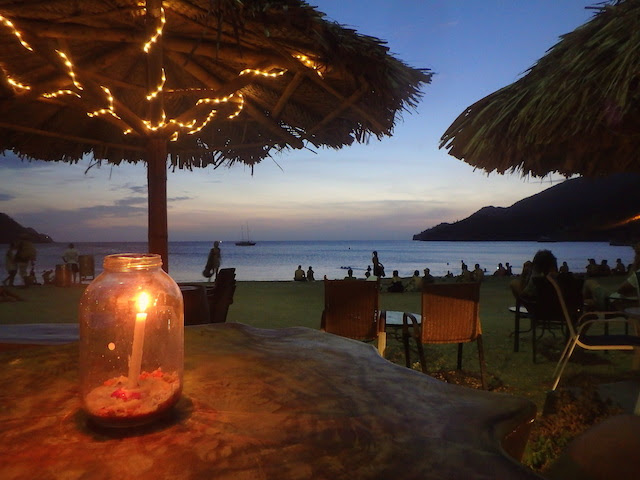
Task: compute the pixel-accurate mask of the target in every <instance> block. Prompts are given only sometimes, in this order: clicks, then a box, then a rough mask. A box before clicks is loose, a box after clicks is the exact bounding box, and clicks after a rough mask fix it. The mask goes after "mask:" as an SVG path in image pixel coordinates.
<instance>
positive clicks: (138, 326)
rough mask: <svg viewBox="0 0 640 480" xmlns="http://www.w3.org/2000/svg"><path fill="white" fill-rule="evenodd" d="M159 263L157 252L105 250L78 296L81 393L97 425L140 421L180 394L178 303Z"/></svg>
mask: <svg viewBox="0 0 640 480" xmlns="http://www.w3.org/2000/svg"><path fill="white" fill-rule="evenodd" d="M161 266H162V259H161V257H160V255H155V254H137V253H124V254H116V255H108V256H107V257H105V259H104V272H103V273H101V274H100V275H98V277H96V279H95V280H94V281H93V282H91V284H90V285H89V286H88V287H87V289H86V290H85V292H84V294H83V296H82V299H81V300H80V311H79V321H80V394H81V396H82V404H83V408H84V410H85V412H86V413H87V415H88V416H89V419H90V420H91V421H93V422H95V423H97V424H98V425H101V426H107V427H112V426H113V427H117V426H124V427H126V426H135V425H142V424H145V423H147V422H150V421H152V420H154V419H156V418H158V417H160V416H162V415H163V414H165V413H167V412H168V411H169V410H170V409H171V407H173V406H174V405H175V404H176V402H177V401H178V399H179V398H180V394H181V392H182V372H183V362H184V307H183V302H182V294H181V292H180V288H179V287H178V285H177V284H176V282H174V281H173V279H172V278H171V277H170V276H169V275H167V274H166V273H165V272H164V271H163V270H162V268H161Z"/></svg>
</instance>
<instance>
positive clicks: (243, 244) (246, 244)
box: [236, 224, 256, 247]
mask: <svg viewBox="0 0 640 480" xmlns="http://www.w3.org/2000/svg"><path fill="white" fill-rule="evenodd" d="M240 231H241V234H240V235H241V237H242V240H240V241H239V242H236V245H238V246H239V247H253V246H254V245H255V244H256V242H252V241H251V239H250V238H249V224H247V238H246V239H245V238H244V228H242V227H240Z"/></svg>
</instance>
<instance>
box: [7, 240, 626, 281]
mask: <svg viewBox="0 0 640 480" xmlns="http://www.w3.org/2000/svg"><path fill="white" fill-rule="evenodd" d="M75 245H76V248H77V249H78V251H79V252H80V254H81V255H91V256H93V259H94V262H95V271H96V272H95V273H96V275H98V274H99V273H100V272H102V264H103V260H104V257H105V256H106V255H111V254H115V253H132V252H133V253H144V252H146V251H147V243H146V242H104V243H103V242H91V243H88V242H87V243H83V242H76V243H75ZM212 246H213V242H170V243H169V274H170V275H171V276H172V277H173V279H174V280H175V281H176V282H202V281H205V278H204V277H203V276H202V270H203V269H204V266H205V263H206V261H207V255H208V253H209V250H210V249H211V248H212ZM6 247H7V246H5V251H6ZM36 248H37V250H38V258H37V261H36V274H37V275H38V277H39V278H40V275H41V274H42V272H43V271H45V270H53V271H54V272H55V267H56V265H58V264H62V263H63V262H62V253H63V252H64V250H65V249H66V248H67V244H66V243H49V244H37V245H36ZM221 249H222V265H221V268H226V267H232V268H235V269H236V279H237V280H239V281H251V280H260V281H265V280H266V281H287V280H292V279H293V272H294V271H295V270H296V268H297V267H298V265H302V267H303V269H304V270H305V271H306V270H307V269H308V268H309V266H311V267H312V268H313V270H314V272H315V278H316V279H321V278H323V277H324V276H325V275H326V276H327V278H330V279H336V278H343V277H345V276H346V275H347V269H348V268H352V269H353V274H354V276H356V277H364V273H365V271H366V269H367V267H368V266H369V265H371V253H372V252H373V251H374V250H376V251H377V252H378V257H379V258H380V262H381V263H382V264H383V265H384V267H385V273H386V275H387V276H388V277H390V276H391V273H392V271H393V270H398V272H399V274H400V276H401V277H410V276H411V275H412V274H413V272H414V271H415V270H419V272H420V275H422V271H423V269H424V268H425V267H428V268H429V269H430V270H431V274H432V275H434V276H444V275H446V274H447V272H451V273H452V274H454V275H459V274H460V271H461V262H462V261H464V262H465V263H466V264H467V265H468V266H469V268H470V269H473V267H474V265H475V264H476V263H478V264H479V265H480V267H481V268H483V269H485V270H486V272H487V274H489V275H490V274H492V273H493V271H494V270H495V269H496V267H497V265H498V263H502V264H505V263H506V262H509V263H510V264H511V265H512V267H513V273H515V274H517V273H519V272H520V271H521V270H522V264H523V263H524V262H525V261H526V260H531V259H532V258H533V256H534V254H535V253H536V252H537V251H538V250H541V249H549V250H551V251H552V252H553V253H554V255H555V256H556V257H557V259H558V264H559V265H560V264H561V263H562V262H563V261H566V262H567V264H568V265H569V268H570V270H571V271H573V272H584V271H585V266H586V265H587V260H588V259H589V258H595V259H596V262H597V263H600V262H601V260H602V259H606V260H607V261H608V263H609V265H610V266H612V267H613V266H614V265H615V262H616V259H617V258H621V259H622V262H623V263H624V264H625V265H628V264H630V263H631V262H632V260H633V249H632V248H631V247H629V246H613V245H609V243H607V242H421V241H412V240H393V241H385V240H362V241H352V240H350V241H268V242H267V241H265V242H261V241H257V242H256V245H254V246H237V245H235V243H234V242H233V241H229V242H222V243H221ZM1 261H2V262H3V263H4V255H2V260H1ZM3 270H4V265H3Z"/></svg>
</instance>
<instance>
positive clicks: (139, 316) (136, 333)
mask: <svg viewBox="0 0 640 480" xmlns="http://www.w3.org/2000/svg"><path fill="white" fill-rule="evenodd" d="M136 305H137V310H138V313H136V324H135V326H134V329H133V347H132V349H131V358H130V359H129V388H135V387H137V386H138V378H139V377H140V368H141V366H142V346H143V344H144V326H145V323H146V322H147V312H146V310H147V306H148V305H149V294H148V293H146V292H142V293H141V294H140V295H138V299H137V301H136Z"/></svg>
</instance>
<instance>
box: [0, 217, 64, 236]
mask: <svg viewBox="0 0 640 480" xmlns="http://www.w3.org/2000/svg"><path fill="white" fill-rule="evenodd" d="M22 235H26V236H27V237H28V238H29V240H31V241H32V242H34V243H53V239H52V238H51V237H50V236H49V235H45V234H44V233H38V232H36V231H35V230H34V229H33V228H29V227H23V226H22V225H20V224H19V223H18V222H16V221H15V220H14V219H13V218H11V217H10V216H9V215H7V214H6V213H2V212H0V243H11V242H13V241H15V240H17V239H18V238H20V236H22Z"/></svg>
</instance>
